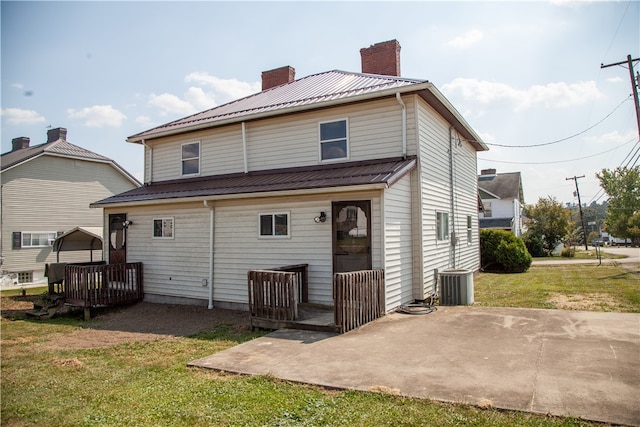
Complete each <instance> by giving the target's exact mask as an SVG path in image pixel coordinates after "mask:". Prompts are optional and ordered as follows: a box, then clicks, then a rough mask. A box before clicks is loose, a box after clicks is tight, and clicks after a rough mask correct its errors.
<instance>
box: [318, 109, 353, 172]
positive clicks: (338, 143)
mask: <svg viewBox="0 0 640 427" xmlns="http://www.w3.org/2000/svg"><path fill="white" fill-rule="evenodd" d="M347 128H348V126H347V120H346V119H344V120H336V121H333V122H323V123H320V161H322V162H327V161H336V160H345V159H348V158H349V142H348V139H349V138H348V131H347Z"/></svg>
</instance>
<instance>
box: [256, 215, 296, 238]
mask: <svg viewBox="0 0 640 427" xmlns="http://www.w3.org/2000/svg"><path fill="white" fill-rule="evenodd" d="M259 222H260V224H259V227H260V230H259V232H260V234H259V237H260V238H286V237H290V224H289V212H277V213H261V214H259Z"/></svg>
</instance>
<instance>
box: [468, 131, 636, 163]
mask: <svg viewBox="0 0 640 427" xmlns="http://www.w3.org/2000/svg"><path fill="white" fill-rule="evenodd" d="M635 140H636V139H635V137H634V139H632V140H629V141H627V142H625V143H624V144H622V145H619V146H617V147H614V148H611V149H609V150H607V151H603V152H601V153H597V154H592V155H590V156H585V157H578V158H576V159H569V160H556V161H552V162H513V161H509V160H491V159H482V158H480V157H478V160H482V161H485V162H495V163H511V164H516V165H551V164H554V163H566V162H576V161H578V160H585V159H590V158H592V157H597V156H601V155H603V154H607V153H609V152H611V151H614V150H617V149H618V148H622V147H624V146H625V145H627V144H629V143H631V142H633V141H635Z"/></svg>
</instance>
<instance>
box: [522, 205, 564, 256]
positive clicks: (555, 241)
mask: <svg viewBox="0 0 640 427" xmlns="http://www.w3.org/2000/svg"><path fill="white" fill-rule="evenodd" d="M524 212H525V215H526V216H527V217H529V218H530V219H531V222H530V223H529V224H528V231H527V232H528V233H531V234H532V235H535V236H538V238H539V239H541V240H542V245H543V247H544V250H545V251H546V253H547V255H551V254H552V253H553V250H554V249H555V248H556V246H558V245H559V244H560V243H562V240H563V239H564V237H565V236H566V235H567V231H568V229H569V225H570V221H571V215H570V213H569V210H568V209H565V208H564V207H563V206H562V204H561V203H560V202H559V201H557V200H556V198H555V197H552V196H547V197H541V198H539V199H538V203H536V204H535V205H526V206H525V208H524Z"/></svg>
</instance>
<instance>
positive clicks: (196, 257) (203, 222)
mask: <svg viewBox="0 0 640 427" xmlns="http://www.w3.org/2000/svg"><path fill="white" fill-rule="evenodd" d="M110 213H126V214H127V219H128V220H129V221H131V222H132V225H131V226H130V227H129V228H128V229H127V261H128V262H138V261H140V262H142V263H143V269H144V291H145V294H152V295H166V296H173V297H186V298H192V299H202V300H206V299H207V298H208V287H204V286H202V281H203V279H204V280H208V279H209V209H207V208H205V207H203V205H202V203H192V204H179V205H158V206H149V207H137V208H128V209H127V208H110V209H105V216H106V217H108V215H109V214H110ZM158 219H172V220H173V231H174V238H173V239H166V238H155V237H153V234H152V232H151V230H153V227H154V220H158Z"/></svg>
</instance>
